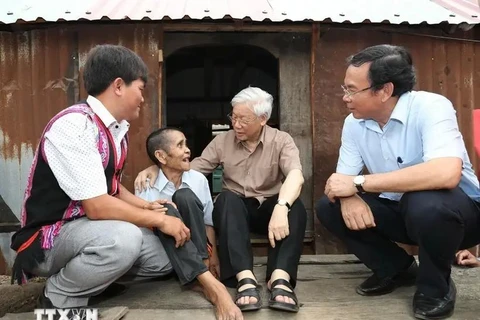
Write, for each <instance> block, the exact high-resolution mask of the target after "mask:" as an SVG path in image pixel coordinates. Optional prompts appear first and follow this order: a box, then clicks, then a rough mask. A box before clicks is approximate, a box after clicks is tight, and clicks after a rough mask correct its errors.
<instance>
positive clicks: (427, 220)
mask: <svg viewBox="0 0 480 320" xmlns="http://www.w3.org/2000/svg"><path fill="white" fill-rule="evenodd" d="M360 196H361V197H362V198H363V200H364V201H365V202H366V203H367V204H368V205H369V206H370V208H371V210H372V213H373V216H374V219H375V224H376V227H375V228H369V229H366V230H361V231H353V230H350V229H348V228H347V227H346V225H345V222H344V221H343V218H342V214H341V211H340V203H339V202H338V201H337V203H331V202H329V200H328V198H327V197H326V196H324V197H323V198H321V199H320V200H319V201H318V202H317V203H316V206H315V210H316V213H317V216H318V219H319V220H320V222H321V223H322V224H323V225H324V226H325V227H326V228H327V229H328V230H329V231H331V232H332V233H333V234H335V235H336V236H337V237H338V238H340V239H341V240H343V241H344V242H345V243H346V245H347V247H348V249H349V250H350V252H352V253H353V254H355V255H356V256H357V257H358V258H359V259H360V260H361V261H362V262H363V263H364V264H365V265H366V266H367V267H368V268H370V269H371V270H372V271H373V272H374V273H375V274H377V275H378V276H379V277H385V276H392V275H395V274H396V273H398V272H399V271H400V270H402V269H403V268H405V267H406V266H407V265H408V264H409V263H411V262H412V261H413V260H412V259H413V258H412V257H411V256H409V255H408V254H407V253H406V252H405V251H404V250H403V249H402V248H400V247H399V246H398V245H396V244H395V243H394V242H399V243H404V244H414V245H418V246H419V261H420V266H419V274H418V278H417V290H418V291H419V292H422V293H424V294H426V295H428V296H431V297H443V296H444V295H445V294H446V293H447V292H448V288H449V287H448V285H449V279H450V271H451V266H452V263H453V262H454V259H455V253H456V252H457V251H458V250H459V249H465V248H469V247H472V246H474V245H476V244H478V243H479V242H480V209H479V203H477V202H475V201H473V200H471V199H470V198H469V197H468V196H467V195H466V194H465V193H464V192H463V191H462V190H461V189H460V188H459V187H457V188H455V189H452V190H436V191H419V192H409V193H405V194H404V195H403V197H402V198H401V201H400V202H396V201H391V200H387V199H383V198H380V197H378V196H377V195H373V194H363V195H360Z"/></svg>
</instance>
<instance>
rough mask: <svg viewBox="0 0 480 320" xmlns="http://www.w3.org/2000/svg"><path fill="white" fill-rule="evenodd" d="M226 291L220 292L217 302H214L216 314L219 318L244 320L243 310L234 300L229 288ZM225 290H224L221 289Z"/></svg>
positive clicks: (222, 319)
mask: <svg viewBox="0 0 480 320" xmlns="http://www.w3.org/2000/svg"><path fill="white" fill-rule="evenodd" d="M224 289H225V292H224V293H219V296H218V300H217V303H214V302H212V303H213V304H214V305H215V307H216V310H215V315H216V317H217V319H219V320H243V314H242V311H240V309H239V308H238V306H237V305H236V304H235V303H234V302H233V300H232V298H231V297H230V294H229V293H228V291H227V289H226V288H224ZM220 291H223V290H220Z"/></svg>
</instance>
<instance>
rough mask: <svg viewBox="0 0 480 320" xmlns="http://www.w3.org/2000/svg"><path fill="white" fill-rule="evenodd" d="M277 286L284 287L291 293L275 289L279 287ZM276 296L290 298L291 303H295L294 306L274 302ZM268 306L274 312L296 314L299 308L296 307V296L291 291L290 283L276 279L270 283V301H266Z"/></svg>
mask: <svg viewBox="0 0 480 320" xmlns="http://www.w3.org/2000/svg"><path fill="white" fill-rule="evenodd" d="M279 285H284V286H286V287H287V288H288V289H290V290H292V291H291V292H290V291H287V290H285V289H281V288H275V287H276V286H279ZM277 296H285V297H288V298H291V299H292V300H293V301H295V304H291V303H286V302H280V301H276V300H275V298H276V297H277ZM268 306H269V307H270V308H272V309H276V310H282V311H288V312H298V310H299V309H300V308H299V306H298V299H297V295H296V294H295V291H293V287H292V285H291V284H290V282H288V281H287V280H285V279H277V280H275V281H273V282H272V284H271V286H270V299H269V300H268Z"/></svg>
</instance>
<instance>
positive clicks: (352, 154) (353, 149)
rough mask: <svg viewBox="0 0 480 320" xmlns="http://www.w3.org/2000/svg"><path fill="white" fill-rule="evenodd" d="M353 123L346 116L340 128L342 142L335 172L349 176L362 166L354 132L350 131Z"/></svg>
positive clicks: (356, 172)
mask: <svg viewBox="0 0 480 320" xmlns="http://www.w3.org/2000/svg"><path fill="white" fill-rule="evenodd" d="M353 124H354V123H353V122H351V120H349V118H348V117H347V119H345V122H344V124H343V129H342V143H341V146H340V153H339V157H338V163H337V171H336V172H337V173H341V174H346V175H351V176H353V175H357V174H359V173H360V172H361V171H362V169H363V167H364V162H363V159H362V155H361V154H360V152H359V150H358V146H357V144H356V142H355V138H354V134H353V132H352V128H351V126H352V125H353Z"/></svg>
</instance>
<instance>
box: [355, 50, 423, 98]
mask: <svg viewBox="0 0 480 320" xmlns="http://www.w3.org/2000/svg"><path fill="white" fill-rule="evenodd" d="M347 62H348V64H349V65H353V66H354V67H360V66H361V65H363V64H364V63H369V62H371V65H370V69H369V70H368V78H369V81H370V85H371V86H372V89H373V90H374V91H377V90H380V89H381V88H383V86H384V85H385V84H386V83H388V82H391V83H393V87H394V89H393V93H392V96H394V97H397V96H398V97H399V96H401V95H402V94H404V93H405V92H408V91H411V90H412V89H413V87H414V86H415V83H416V76H415V68H414V67H413V63H412V56H411V55H410V53H409V52H408V51H407V49H405V48H404V47H401V46H393V45H388V44H381V45H376V46H372V47H368V48H366V49H364V50H362V51H360V52H358V53H356V54H355V55H353V56H350V57H349V58H348V59H347Z"/></svg>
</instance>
